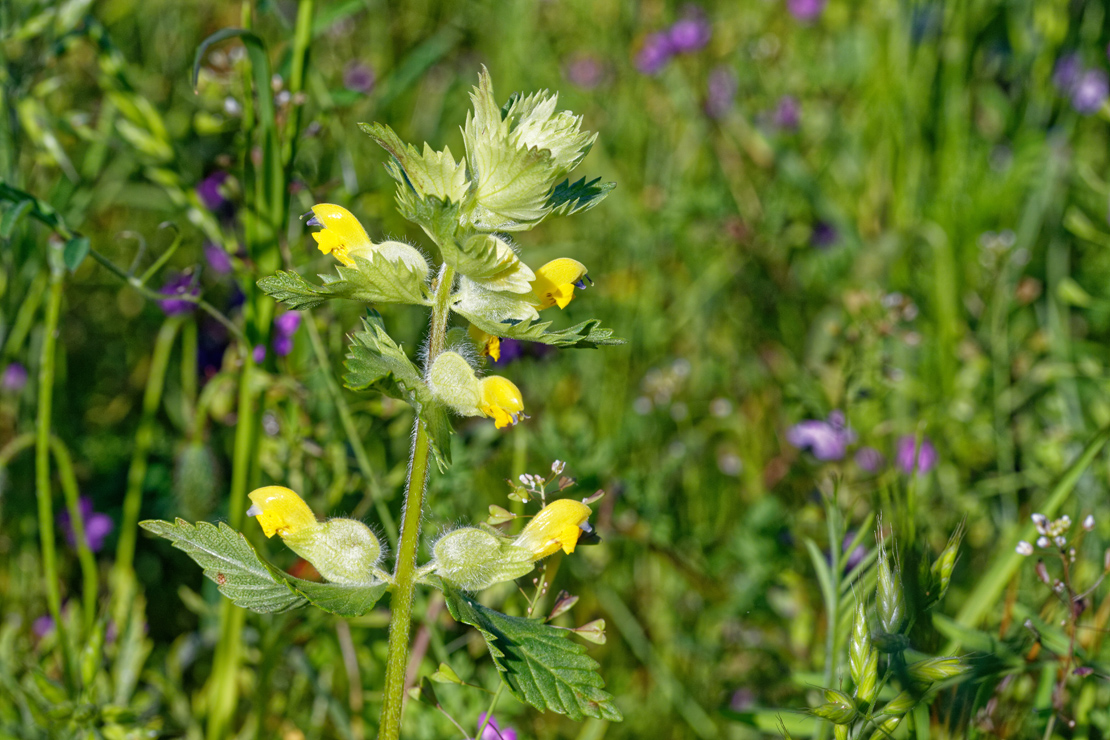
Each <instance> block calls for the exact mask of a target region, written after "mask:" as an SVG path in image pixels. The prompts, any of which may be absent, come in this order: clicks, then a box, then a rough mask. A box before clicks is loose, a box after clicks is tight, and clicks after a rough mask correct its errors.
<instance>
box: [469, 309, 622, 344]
mask: <svg viewBox="0 0 1110 740" xmlns="http://www.w3.org/2000/svg"><path fill="white" fill-rule="evenodd" d="M451 308H452V310H454V311H455V312H456V313H458V314H459V315H460V316H462V317H464V318H465V319H466V320H467V321H469V322H470V323H472V324H474V325H475V326H477V327H478V328H479V329H481V330H482V331H484V332H485V333H487V334H493V335H495V336H498V337H503V338H508V339H519V340H521V341H524V342H540V343H542V344H550V345H553V346H555V347H562V348H564V349H566V348H570V347H577V348H594V347H598V346H600V345H616V344H624V340H623V339H621V338H620V337H614V336H613V330H612V329H605V328H602V326H601V320H600V319H590V320H589V321H583V322H582V323H580V324H575V325H574V326H571V327H568V328H566V329H561V330H559V331H548V330H547V328H548V327H549V326H551V322H550V321H530V320H529V321H521V322H520V323H519V324H509V323H503V322H498V321H492V320H491V319H489V318H487V317H486V316H485V315H483V314H482V313H480V312H478V311H475V310H469V307H468V306H465V305H461V304H455V305H454V306H452V307H451Z"/></svg>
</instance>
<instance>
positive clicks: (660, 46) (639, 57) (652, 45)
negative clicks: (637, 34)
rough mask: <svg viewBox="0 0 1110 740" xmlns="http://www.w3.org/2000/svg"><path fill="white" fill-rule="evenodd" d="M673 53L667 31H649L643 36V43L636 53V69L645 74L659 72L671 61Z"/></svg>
mask: <svg viewBox="0 0 1110 740" xmlns="http://www.w3.org/2000/svg"><path fill="white" fill-rule="evenodd" d="M673 54H674V48H673V47H672V46H671V37H670V34H669V33H667V32H666V31H657V32H656V33H650V34H648V35H647V37H646V38H644V44H643V46H641V47H640V51H639V52H638V53H637V54H636V69H638V70H640V72H642V73H643V74H646V75H655V74H659V73H660V72H661V71H662V70H663V67H665V66H667V62H669V61H671V56H672V55H673Z"/></svg>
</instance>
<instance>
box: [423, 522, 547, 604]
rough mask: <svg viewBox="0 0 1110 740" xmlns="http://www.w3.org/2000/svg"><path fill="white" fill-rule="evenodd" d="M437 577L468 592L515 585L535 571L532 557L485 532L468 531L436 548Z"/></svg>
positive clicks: (458, 531) (449, 537) (451, 535)
mask: <svg viewBox="0 0 1110 740" xmlns="http://www.w3.org/2000/svg"><path fill="white" fill-rule="evenodd" d="M433 552H434V554H435V560H436V570H435V572H436V575H438V576H439V577H440V578H443V579H444V580H447V581H450V582H451V583H453V584H455V585H457V586H459V587H460V588H463V589H465V590H467V591H481V590H482V589H486V588H489V587H490V586H492V585H493V584H495V583H501V582H503V581H511V580H513V579H515V578H520V577H521V576H523V575H527V574H528V573H531V572H532V570H533V568H535V560H534V559H533V558H532V554H531V553H530V552H529V551H528V550H525V549H524V548H521V547H515V546H513V545H512V544H510V543H509V542H508V541H507V540H506V539H505V538H502V537H498V536H497V535H495V534H492V533H490V532H487V531H485V530H483V529H475V528H474V527H464V528H463V529H456V530H455V531H453V532H448V533H447V534H445V535H443V537H440V539H439V541H438V542H436V544H435V547H434V548H433Z"/></svg>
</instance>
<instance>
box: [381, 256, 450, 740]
mask: <svg viewBox="0 0 1110 740" xmlns="http://www.w3.org/2000/svg"><path fill="white" fill-rule="evenodd" d="M454 282H455V271H454V270H453V269H452V268H451V267H449V266H447V265H444V266H443V268H442V269H441V270H440V273H439V282H438V283H437V285H436V292H435V300H434V302H433V306H432V323H431V328H430V330H429V333H428V356H427V364H426V366H425V373H427V370H428V368H430V367H431V366H432V363H433V362H435V359H436V357H438V356H439V353H440V352H442V351H443V344H444V338H445V337H446V335H447V321H448V319H449V318H450V306H449V305H448V300H447V299H448V297H449V296H450V295H451V286H452V284H453V283H454ZM413 424H414V427H415V431H414V434H413V442H412V454H411V456H410V457H409V479H408V485H407V486H406V488H405V508H404V511H403V513H402V517H401V519H402V521H401V541H400V544H399V546H398V550H397V561H396V564H395V566H394V570H393V580H394V583H395V584H396V585H395V588H394V591H393V597H392V603H391V608H392V615H391V617H390V620H389V653H388V657H387V658H386V670H385V702H384V704H383V705H382V719H381V726H380V727H379V729H378V740H398V739H399V738H400V736H401V710H402V708H403V706H404V699H405V669H406V667H407V665H408V659H409V633H410V630H411V627H412V596H413V590H414V586H415V584H416V579H415V575H416V550H417V545H419V543H420V519H421V517H422V515H423V508H424V492H425V490H426V489H427V486H428V472H429V468H428V458H429V452H430V451H431V443H430V440H429V437H428V432H427V430H426V429H425V428H424V424H422V423H421V421H420V417H419V416H417V418H416V420H415V421H414V422H413Z"/></svg>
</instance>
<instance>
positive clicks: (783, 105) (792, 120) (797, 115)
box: [771, 95, 802, 131]
mask: <svg viewBox="0 0 1110 740" xmlns="http://www.w3.org/2000/svg"><path fill="white" fill-rule="evenodd" d="M801 120H802V106H801V105H800V104H799V103H798V99H797V98H795V97H794V96H793V95H783V96H782V97H781V98H779V102H778V103H776V104H775V110H774V112H773V113H772V114H771V122H772V123H773V124H774V125H775V126H776V127H778V128H780V129H783V130H784V131H796V130H797V129H798V124H799V123H801Z"/></svg>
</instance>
